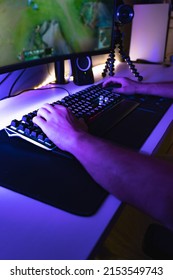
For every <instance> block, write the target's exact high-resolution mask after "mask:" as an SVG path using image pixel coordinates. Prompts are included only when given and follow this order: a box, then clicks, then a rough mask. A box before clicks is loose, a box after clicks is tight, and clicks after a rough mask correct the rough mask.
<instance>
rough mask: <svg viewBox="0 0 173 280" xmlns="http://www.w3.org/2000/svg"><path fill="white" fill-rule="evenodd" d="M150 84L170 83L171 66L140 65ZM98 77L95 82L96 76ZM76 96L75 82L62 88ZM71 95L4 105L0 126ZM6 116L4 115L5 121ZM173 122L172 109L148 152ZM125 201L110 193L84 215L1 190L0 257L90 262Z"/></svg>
mask: <svg viewBox="0 0 173 280" xmlns="http://www.w3.org/2000/svg"><path fill="white" fill-rule="evenodd" d="M138 70H139V71H140V73H141V75H143V76H144V78H145V80H146V81H159V80H162V81H163V80H169V79H171V76H172V67H170V68H164V66H161V65H138ZM118 71H119V75H120V76H129V77H131V75H130V73H129V69H128V67H127V65H126V64H124V63H122V64H121V65H118ZM96 79H97V78H96ZM63 87H65V88H66V89H68V90H70V91H71V92H74V91H75V89H76V87H75V86H74V85H73V83H71V84H68V85H65V86H63ZM65 95H67V92H66V91H65V90H62V89H58V88H57V89H52V90H45V91H42V90H38V91H36V92H33V91H31V92H27V93H25V94H23V95H21V96H17V97H14V98H11V99H8V100H3V101H1V102H0V119H1V120H2V121H1V124H0V128H3V127H4V126H5V125H7V124H9V122H10V121H11V119H13V118H14V117H20V116H22V115H23V114H24V113H27V112H28V111H29V110H34V109H36V108H39V107H40V106H41V105H42V104H43V103H45V102H53V101H54V100H57V99H61V98H62V97H63V96H65ZM4 116H6V117H5V118H4ZM172 119H173V107H171V108H170V109H169V110H168V111H167V113H166V114H165V115H164V117H163V118H162V120H161V121H160V122H159V124H158V125H157V127H156V128H155V129H154V131H153V133H151V135H150V136H149V138H148V139H147V141H146V142H145V143H144V145H143V147H141V152H145V153H148V154H150V153H151V152H152V150H153V149H154V147H155V146H156V145H157V143H158V141H159V140H160V138H161V137H162V135H163V133H164V131H165V130H166V128H167V127H168V125H169V123H170V121H171V120H172ZM120 205H121V201H119V200H118V199H116V198H115V197H113V196H112V195H108V197H107V198H106V199H105V200H104V202H103V204H102V205H101V206H100V208H99V209H98V211H97V212H96V213H95V214H94V215H93V216H90V217H80V216H76V215H73V214H69V213H67V212H65V211H62V210H60V209H57V208H54V207H52V206H49V205H46V204H44V203H41V202H39V201H36V200H33V199H31V198H28V197H26V196H23V195H21V194H18V193H15V192H13V191H10V190H7V189H5V188H3V187H0V221H1V229H0V259H14V260H15V259H26V260H27V259H33V260H36V259H40V260H44V259H45V260H46V259H71V260H73V259H87V258H88V257H89V256H90V254H91V253H92V251H93V250H94V248H95V247H96V245H97V244H98V242H99V240H100V238H101V237H102V235H103V233H104V232H105V230H106V228H107V227H108V226H109V224H110V222H111V221H112V219H113V217H114V216H115V214H116V213H117V211H118V209H119V207H120Z"/></svg>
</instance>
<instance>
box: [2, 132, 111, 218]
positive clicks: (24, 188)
mask: <svg viewBox="0 0 173 280" xmlns="http://www.w3.org/2000/svg"><path fill="white" fill-rule="evenodd" d="M0 159H1V164H0V165H1V167H0V185H1V186H3V187H6V188H8V189H11V190H14V191H16V192H18V193H21V194H24V195H26V196H29V197H32V198H34V199H36V200H39V201H42V202H45V203H47V204H50V205H52V206H55V207H57V208H60V209H62V210H65V211H67V212H70V213H74V214H77V215H81V216H89V215H92V214H94V213H95V212H96V211H97V209H98V208H99V206H100V205H101V204H102V202H103V200H104V199H105V197H106V196H107V192H106V191H105V190H104V189H102V188H101V187H100V186H99V185H97V184H96V183H95V182H94V181H93V180H92V178H91V177H90V176H89V175H88V173H87V172H86V171H85V170H84V168H83V167H82V166H81V165H80V164H79V162H78V161H77V160H75V159H68V158H65V157H62V156H58V155H56V154H53V153H51V152H49V151H46V150H44V149H42V148H39V147H37V146H35V145H33V144H31V143H28V142H27V141H23V140H22V139H20V138H18V137H14V138H9V137H8V136H7V135H6V132H5V131H4V130H2V131H0Z"/></svg>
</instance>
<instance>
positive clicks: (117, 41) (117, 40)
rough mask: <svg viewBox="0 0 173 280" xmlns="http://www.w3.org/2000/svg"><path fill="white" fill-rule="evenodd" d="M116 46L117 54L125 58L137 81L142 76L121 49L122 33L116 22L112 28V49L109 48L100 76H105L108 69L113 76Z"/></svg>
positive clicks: (140, 79)
mask: <svg viewBox="0 0 173 280" xmlns="http://www.w3.org/2000/svg"><path fill="white" fill-rule="evenodd" d="M116 47H118V49H119V54H120V55H121V57H122V58H123V60H125V61H126V62H127V64H128V65H129V68H130V70H131V72H132V73H133V75H134V76H135V77H136V78H137V79H138V81H142V80H143V77H142V76H141V75H140V74H139V72H138V71H137V69H136V67H135V65H134V64H133V62H132V61H131V60H130V57H129V56H128V55H126V53H125V52H124V50H123V42H122V33H121V31H120V29H119V24H118V23H115V28H114V32H113V41H112V49H111V51H110V53H109V57H108V59H107V61H106V63H105V68H104V70H103V73H102V76H103V77H106V75H107V72H108V71H109V76H114V71H115V69H114V63H115V50H116Z"/></svg>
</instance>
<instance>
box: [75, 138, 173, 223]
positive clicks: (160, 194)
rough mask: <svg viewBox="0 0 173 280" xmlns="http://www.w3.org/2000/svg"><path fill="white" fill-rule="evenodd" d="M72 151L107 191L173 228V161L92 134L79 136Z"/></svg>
mask: <svg viewBox="0 0 173 280" xmlns="http://www.w3.org/2000/svg"><path fill="white" fill-rule="evenodd" d="M71 152H72V153H73V154H74V155H75V156H76V158H77V159H78V160H79V161H80V162H81V164H82V165H83V166H84V167H85V169H86V170H87V171H88V172H89V174H90V175H91V176H92V177H93V179H94V180H95V181H96V182H97V183H98V184H100V185H101V186H102V187H103V188H105V189H106V190H107V191H109V192H110V193H112V194H113V195H115V196H116V197H117V198H119V199H120V200H122V201H125V202H127V203H129V204H132V205H133V206H135V207H137V208H139V209H140V210H142V211H144V212H146V213H148V214H150V215H152V216H153V217H154V218H156V219H158V220H160V221H162V222H163V223H165V224H167V225H169V226H171V227H172V228H173V220H172V219H173V214H172V212H173V209H172V201H173V197H172V196H173V194H172V190H170V189H171V188H172V184H173V172H172V165H171V164H167V163H166V162H162V161H158V160H157V159H154V158H152V157H148V156H144V155H140V154H138V153H134V152H132V151H129V150H125V149H123V148H120V147H117V146H115V145H113V144H111V143H108V142H106V141H104V140H100V139H97V138H96V137H93V136H91V135H89V134H85V137H84V135H82V137H81V138H80V137H79V138H78V139H77V140H76V143H75V145H72V147H71ZM167 194H169V195H167Z"/></svg>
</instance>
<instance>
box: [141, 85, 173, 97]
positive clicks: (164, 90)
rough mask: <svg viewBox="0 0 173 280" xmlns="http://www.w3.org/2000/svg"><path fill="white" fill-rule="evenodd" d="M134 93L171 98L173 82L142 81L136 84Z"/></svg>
mask: <svg viewBox="0 0 173 280" xmlns="http://www.w3.org/2000/svg"><path fill="white" fill-rule="evenodd" d="M136 93H140V94H148V95H157V96H162V97H168V98H173V82H161V83H142V84H139V85H137V88H136Z"/></svg>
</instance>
